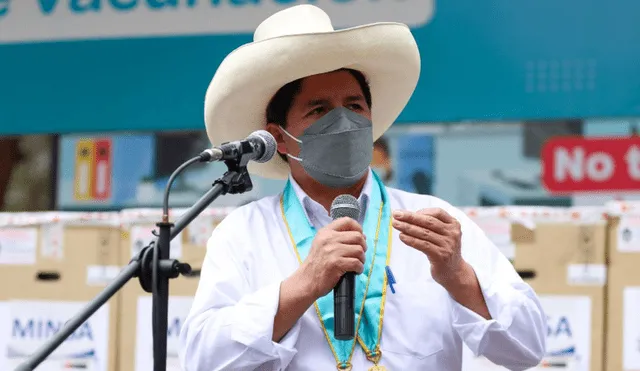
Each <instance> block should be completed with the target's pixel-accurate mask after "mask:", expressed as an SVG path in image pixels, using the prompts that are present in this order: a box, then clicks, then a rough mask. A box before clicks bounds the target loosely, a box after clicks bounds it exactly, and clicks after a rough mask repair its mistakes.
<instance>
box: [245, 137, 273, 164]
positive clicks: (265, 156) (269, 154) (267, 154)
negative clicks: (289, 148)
mask: <svg viewBox="0 0 640 371" xmlns="http://www.w3.org/2000/svg"><path fill="white" fill-rule="evenodd" d="M251 137H253V138H258V139H260V140H261V141H262V143H264V152H263V153H262V156H260V157H258V158H257V159H255V160H254V161H255V162H267V161H269V160H271V159H272V158H273V156H274V155H275V154H276V147H277V146H278V143H277V142H276V139H275V138H274V137H273V135H271V133H269V132H268V131H266V130H257V131H254V132H253V133H251V135H249V138H251Z"/></svg>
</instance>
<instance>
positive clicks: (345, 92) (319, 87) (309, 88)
mask: <svg viewBox="0 0 640 371" xmlns="http://www.w3.org/2000/svg"><path fill="white" fill-rule="evenodd" d="M298 98H300V102H303V103H305V104H306V103H316V104H317V103H322V102H319V101H331V100H335V99H336V98H339V99H342V100H352V101H357V100H361V99H364V95H363V92H362V87H361V86H360V84H359V83H358V80H356V78H355V77H354V76H353V75H352V74H351V73H349V72H348V71H335V72H329V73H325V74H321V75H313V76H309V77H306V78H304V79H303V80H302V82H301V85H300V91H299V92H298Z"/></svg>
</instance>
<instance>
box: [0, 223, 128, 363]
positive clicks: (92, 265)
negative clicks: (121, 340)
mask: <svg viewBox="0 0 640 371" xmlns="http://www.w3.org/2000/svg"><path fill="white" fill-rule="evenodd" d="M119 241H120V230H119V221H118V214H117V213H91V214H89V213H4V214H0V282H2V286H1V288H0V301H3V307H4V308H3V310H4V312H5V315H3V316H0V331H1V332H2V333H1V334H0V338H2V339H3V340H4V341H5V344H2V348H1V349H0V358H4V362H5V363H4V365H2V361H0V365H2V369H3V370H13V369H15V368H16V367H17V366H18V365H19V364H21V363H22V362H23V361H24V360H25V359H26V357H28V356H29V355H31V354H32V353H33V352H34V351H35V350H36V349H38V348H39V346H41V345H42V344H43V343H44V342H45V341H46V340H48V339H49V338H50V337H51V336H52V335H53V334H55V333H56V332H57V330H58V329H59V328H60V327H61V326H62V325H63V324H64V323H65V322H66V321H67V320H69V319H70V318H71V317H72V316H73V315H75V314H76V313H77V312H78V311H80V310H81V309H82V308H83V307H84V306H85V305H86V303H87V302H88V301H90V300H91V299H93V298H94V297H95V296H96V295H97V294H98V293H100V291H102V289H104V286H105V285H106V284H107V283H108V282H109V281H110V280H111V279H113V277H115V275H117V273H118V272H119V267H118V263H119V255H118V254H119ZM118 299H119V298H118V297H117V296H116V297H114V298H112V299H111V300H110V301H109V302H107V303H106V304H105V305H104V306H103V307H102V308H100V309H99V310H98V312H96V314H95V315H94V316H93V317H91V318H90V319H89V320H88V321H87V322H86V323H85V324H83V325H82V326H81V327H80V328H79V329H78V330H77V331H76V332H75V333H74V334H73V335H72V336H71V337H70V338H69V339H68V340H67V341H66V342H64V343H63V344H62V346H61V347H59V348H58V350H57V351H56V352H54V353H53V354H52V355H51V356H50V357H48V358H47V359H46V360H45V361H44V363H42V365H41V367H40V368H38V370H41V369H42V370H44V371H47V370H66V369H69V367H71V366H73V367H78V368H85V369H87V370H97V371H111V370H116V368H115V359H116V358H115V357H116V341H117V334H116V330H117V326H116V317H117V314H118V313H117V312H118V311H117V309H118Z"/></svg>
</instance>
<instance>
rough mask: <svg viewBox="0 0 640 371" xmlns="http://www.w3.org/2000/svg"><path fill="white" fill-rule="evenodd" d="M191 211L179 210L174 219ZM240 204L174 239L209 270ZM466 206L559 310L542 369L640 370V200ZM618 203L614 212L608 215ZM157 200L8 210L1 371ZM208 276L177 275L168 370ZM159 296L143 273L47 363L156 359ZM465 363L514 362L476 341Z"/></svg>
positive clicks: (138, 242) (85, 293) (107, 269)
mask: <svg viewBox="0 0 640 371" xmlns="http://www.w3.org/2000/svg"><path fill="white" fill-rule="evenodd" d="M184 211H186V210H184V209H183V210H172V213H171V219H172V220H174V221H175V220H177V218H178V216H179V215H180V214H181V213H183V212H184ZM228 212H229V210H228V209H208V210H206V211H205V212H203V213H202V214H201V215H200V216H199V217H198V218H197V219H196V220H194V221H193V222H192V223H191V224H190V225H189V226H188V227H187V228H186V229H185V230H184V231H183V232H182V233H181V234H180V235H179V236H178V237H176V238H175V239H174V240H173V241H172V244H171V247H172V250H171V255H172V257H175V258H177V259H179V260H180V261H181V262H184V263H189V264H190V265H191V266H192V268H193V269H194V271H195V272H196V273H197V272H198V271H199V269H200V267H201V266H202V261H203V259H204V256H205V253H206V245H207V240H208V238H209V236H210V235H211V232H212V231H213V229H214V228H215V226H216V225H217V224H218V223H219V222H220V221H221V220H222V219H223V218H224V217H225V216H226V215H227V213H228ZM465 212H466V213H467V214H468V215H469V216H470V217H471V218H472V219H474V220H475V221H476V222H477V223H478V225H480V227H481V228H483V230H485V232H486V233H487V235H488V236H489V238H490V239H492V240H493V241H494V243H495V244H496V245H497V246H498V248H499V249H500V250H501V251H502V252H503V253H504V254H505V255H506V256H507V257H508V258H509V259H510V260H511V261H512V262H513V264H514V267H515V268H516V270H517V271H518V272H519V273H520V274H521V276H522V277H523V278H524V279H525V281H526V282H528V283H529V284H530V285H531V286H532V287H533V288H534V290H535V291H536V293H537V294H538V295H539V297H540V299H541V302H542V305H543V307H544V309H545V312H546V315H547V319H548V337H547V357H545V360H544V361H543V362H542V364H541V365H540V366H539V367H538V368H539V369H549V368H554V369H565V370H572V371H640V345H639V344H640V275H639V274H637V270H638V267H640V203H635V204H634V203H619V202H612V203H610V204H608V205H607V206H606V207H602V208H549V207H491V208H469V209H465ZM605 212H606V214H605ZM160 219H161V212H160V210H157V209H135V210H124V211H122V212H120V213H0V282H2V284H1V285H0V370H12V369H15V367H17V365H18V364H20V363H21V362H22V361H24V359H25V357H26V356H27V355H30V354H32V353H33V351H34V350H36V349H37V348H38V347H39V346H40V345H42V344H43V343H44V342H45V341H46V340H47V339H49V338H50V337H51V336H52V335H53V334H54V333H55V332H56V331H57V329H59V328H60V327H61V326H62V324H63V323H64V322H65V321H66V320H68V319H69V318H70V317H71V316H73V315H74V314H76V313H77V312H78V311H80V310H81V309H82V308H83V306H84V305H85V304H86V303H87V302H88V301H90V300H91V299H93V298H94V297H95V296H96V295H97V294H98V293H99V292H100V291H101V290H102V289H104V287H105V286H106V284H107V283H109V282H111V281H112V280H113V278H114V277H115V276H116V275H117V274H118V273H119V272H120V269H121V268H122V267H123V266H125V265H126V264H128V263H129V261H130V260H131V258H132V257H133V256H135V255H136V254H137V253H138V252H139V250H140V249H141V248H142V247H144V246H147V245H148V244H149V242H151V241H152V240H153V239H154V236H153V234H152V233H151V232H152V231H153V230H156V229H157V227H156V226H155V224H156V223H157V222H158V221H160ZM197 285H198V275H197V274H195V275H194V276H192V277H179V278H177V279H174V280H171V281H170V295H171V298H170V301H169V328H168V333H167V342H168V362H167V363H168V364H167V366H168V369H169V370H179V369H180V368H179V365H178V359H177V351H178V337H177V335H178V333H179V331H180V326H181V323H182V321H184V318H185V317H186V315H187V314H188V311H189V309H190V306H191V302H192V298H193V295H194V293H195V291H196V288H197ZM151 308H152V305H151V295H150V294H148V293H145V292H144V291H143V290H142V289H141V288H140V285H139V283H138V281H137V279H136V280H133V281H131V282H130V283H128V284H127V285H126V286H125V287H124V288H123V289H122V290H121V291H120V292H119V293H118V294H117V295H116V296H114V297H113V298H112V299H111V300H110V301H109V302H108V303H107V305H105V306H104V307H103V308H101V309H100V310H98V312H97V313H96V314H95V315H94V316H93V317H92V318H91V319H89V321H87V323H85V324H84V325H83V326H81V328H80V329H79V330H78V331H76V333H74V334H73V336H72V337H71V338H70V339H69V340H68V341H66V342H65V343H64V344H63V345H62V346H61V347H60V348H59V349H58V350H57V351H56V352H55V353H53V355H52V356H51V357H49V358H48V359H47V360H46V361H45V363H44V364H43V365H46V368H44V369H46V370H63V369H69V368H81V369H88V370H98V371H142V370H145V371H146V370H150V369H152V365H153V355H152V354H153V353H152V344H153V341H152V322H151V313H152V310H151ZM463 369H464V370H465V371H485V370H503V368H500V367H498V366H495V365H493V364H491V363H490V362H489V361H487V360H486V359H483V358H481V357H480V358H477V357H474V356H473V354H471V353H470V351H468V349H465V354H464V364H463Z"/></svg>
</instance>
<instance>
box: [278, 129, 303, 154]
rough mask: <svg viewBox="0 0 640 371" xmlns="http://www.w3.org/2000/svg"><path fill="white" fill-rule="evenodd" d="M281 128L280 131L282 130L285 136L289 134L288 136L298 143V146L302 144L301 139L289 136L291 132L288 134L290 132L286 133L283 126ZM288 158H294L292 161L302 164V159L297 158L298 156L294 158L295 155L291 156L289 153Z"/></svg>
mask: <svg viewBox="0 0 640 371" xmlns="http://www.w3.org/2000/svg"><path fill="white" fill-rule="evenodd" d="M279 128H280V130H282V131H283V132H284V133H285V134H287V136H289V138H291V139H293V140H295V141H296V142H298V144H302V141H301V140H300V139H298V138H296V137H294V136H293V135H291V134H289V132H288V131H286V130H285V129H284V128H283V127H282V126H279ZM287 157H289V158H292V159H294V160H296V161H299V162H302V159H301V158H299V157H296V156H293V155H291V154H289V153H287Z"/></svg>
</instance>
